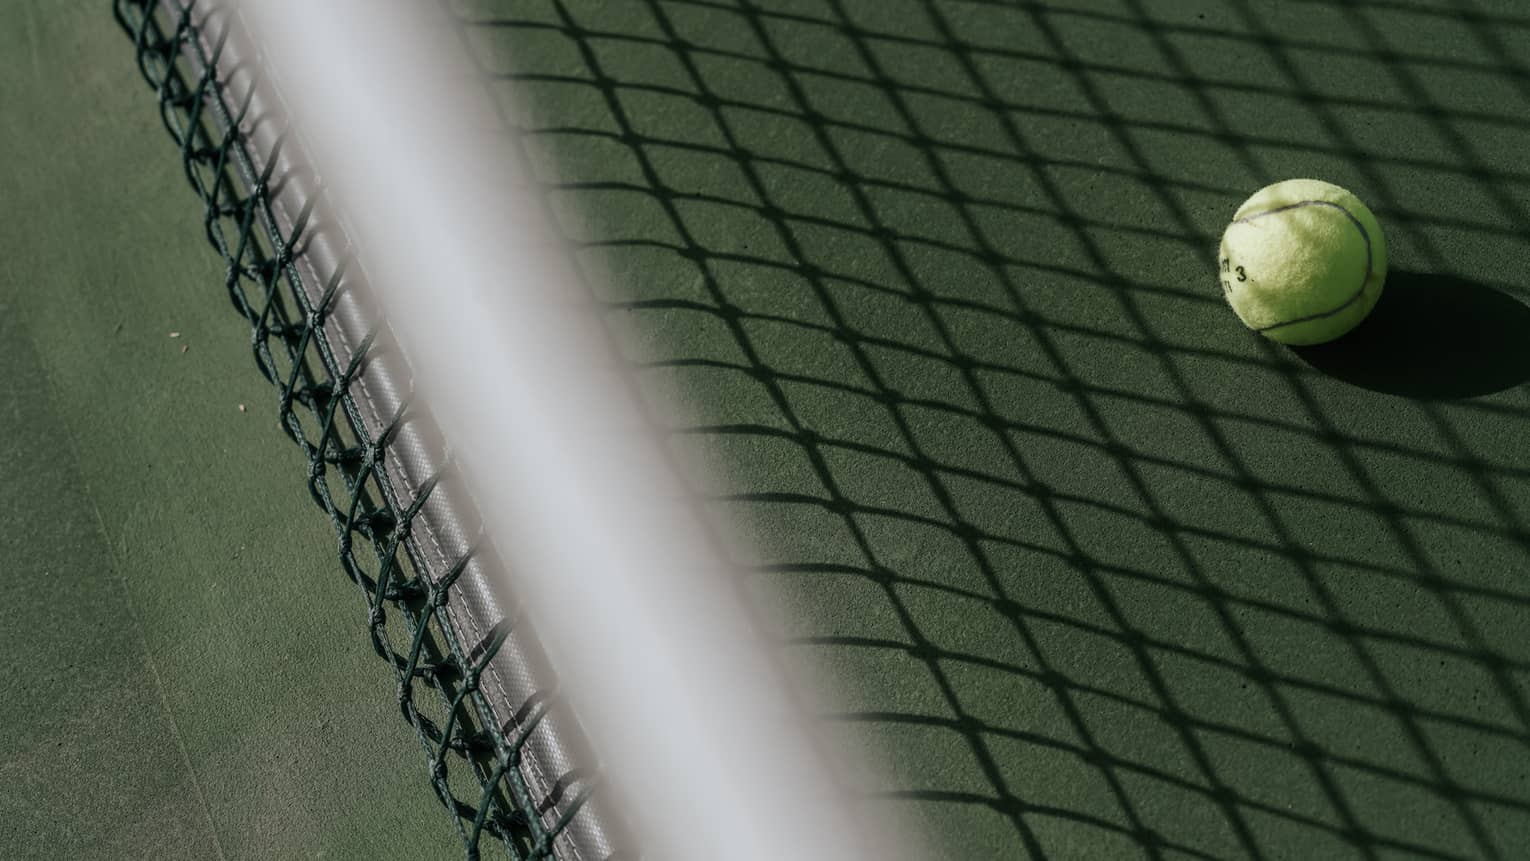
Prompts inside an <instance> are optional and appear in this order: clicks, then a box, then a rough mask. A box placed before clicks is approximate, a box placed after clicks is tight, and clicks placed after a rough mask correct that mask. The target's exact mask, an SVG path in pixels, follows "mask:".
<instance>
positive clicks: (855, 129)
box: [0, 0, 1530, 858]
mask: <svg viewBox="0 0 1530 861" xmlns="http://www.w3.org/2000/svg"><path fill="white" fill-rule="evenodd" d="M597 5H598V4H594V3H555V2H547V0H527V2H516V3H509V2H506V3H486V2H472V3H468V2H459V3H455V4H454V8H455V9H457V10H458V13H459V17H461V18H462V19H463V20H464V21H466V22H469V31H470V32H469V42H470V45H471V50H472V51H473V54H474V56H475V57H477V58H478V59H479V61H480V63H481V64H482V65H483V66H484V67H485V68H486V69H487V70H488V71H490V72H491V73H494V74H496V75H499V76H501V77H502V78H503V79H504V83H503V84H501V86H503V87H505V88H507V89H508V88H509V87H510V86H512V85H513V86H515V87H516V88H517V90H518V91H519V92H522V93H523V94H524V95H523V96H522V97H521V101H522V102H523V103H525V104H526V107H528V108H530V111H531V118H530V119H529V120H528V121H527V125H528V126H529V127H531V128H532V129H534V130H536V132H537V134H536V136H535V138H534V143H533V145H532V150H533V156H534V158H535V159H536V160H537V163H538V164H539V165H541V166H542V170H543V175H544V176H545V177H546V178H547V179H548V181H549V182H551V183H553V184H554V185H555V186H556V187H557V190H556V192H555V194H554V201H555V204H554V205H555V209H556V210H557V211H558V212H559V213H560V214H561V216H562V218H563V223H564V225H565V228H566V229H567V231H568V232H569V233H570V234H571V235H573V236H575V237H576V238H579V239H581V240H584V241H587V242H589V243H591V248H590V250H589V252H588V253H587V259H588V261H589V262H590V264H591V271H592V272H599V273H602V275H601V279H602V280H603V281H604V280H606V279H607V278H608V279H609V284H606V285H604V286H602V288H601V292H602V295H603V296H604V298H606V299H608V300H609V301H610V302H611V305H612V309H613V310H612V314H613V318H619V319H621V320H623V321H624V322H625V323H626V324H628V325H630V326H631V327H632V328H634V329H635V330H636V331H638V332H639V333H640V334H639V335H638V336H637V337H633V338H631V339H630V340H629V342H628V344H627V349H628V350H629V351H630V353H631V354H632V355H633V356H634V358H637V359H639V360H642V361H644V362H646V363H648V370H647V371H645V380H646V381H648V382H649V383H650V384H652V385H653V386H655V387H657V388H662V389H666V390H674V391H678V392H679V393H680V395H681V396H682V398H684V400H685V402H686V403H687V404H688V405H689V407H690V411H689V412H688V413H687V414H686V415H683V416H680V417H676V418H675V419H674V420H673V421H674V424H675V425H676V427H677V428H678V429H680V430H681V431H682V434H681V435H680V436H679V437H677V445H679V446H682V447H685V448H686V449H687V450H689V451H692V452H697V453H700V454H702V455H703V456H705V457H706V458H707V460H708V461H709V462H711V463H713V464H715V465H716V466H717V467H718V468H719V469H720V470H721V471H722V473H723V474H724V478H722V479H719V480H716V481H715V482H714V483H713V484H712V485H711V487H710V491H711V492H712V493H713V494H714V495H716V496H717V497H718V498H719V499H720V500H723V502H722V504H724V505H725V506H726V507H728V508H729V509H730V510H732V511H734V512H735V513H736V514H737V515H738V516H739V517H740V518H741V519H742V520H743V521H744V522H745V523H746V525H747V527H748V529H749V532H750V533H751V535H752V536H753V538H754V541H755V545H756V548H757V555H758V558H757V559H755V560H754V561H755V562H757V563H758V564H759V570H760V573H759V574H758V575H757V576H756V577H755V579H754V582H755V584H756V585H757V586H758V587H759V589H760V590H761V592H762V593H768V594H772V595H777V596H780V597H779V598H778V599H776V600H781V601H784V603H786V604H787V605H788V606H790V607H792V608H794V612H793V613H792V615H791V617H790V618H791V619H792V624H791V625H790V627H789V630H786V631H784V632H782V633H783V635H784V636H786V637H788V638H789V639H790V641H791V643H792V649H793V650H794V651H795V652H796V653H797V654H798V655H800V656H801V657H802V658H803V659H804V660H808V661H812V662H814V663H817V664H819V665H821V666H823V667H825V668H826V670H827V671H828V672H829V673H830V674H832V676H833V677H834V678H836V679H837V680H838V681H839V690H840V691H841V693H842V694H843V696H844V698H845V699H844V701H843V702H841V703H838V704H836V705H833V706H832V707H826V709H827V710H828V711H829V712H830V714H829V716H828V717H827V719H828V720H830V721H831V722H832V724H833V725H834V726H835V727H836V733H837V735H839V736H840V737H842V738H843V739H844V740H845V744H846V745H847V746H853V747H858V748H863V749H868V750H871V751H873V752H874V753H876V754H877V755H882V756H886V757H888V758H889V759H890V762H891V765H890V766H889V768H888V769H887V772H888V774H887V775H886V781H885V782H884V783H882V784H879V785H872V786H866V787H864V788H865V789H866V790H867V791H868V792H869V793H871V794H873V795H875V796H878V797H879V798H880V799H881V800H880V801H878V802H876V803H878V804H882V805H885V806H887V807H888V809H890V810H894V811H897V812H900V813H902V814H905V815H907V816H909V817H910V818H911V819H912V820H913V821H916V822H918V823H920V824H921V825H922V826H924V827H927V828H928V829H929V830H930V832H931V834H932V840H933V842H935V843H936V844H937V845H938V846H940V847H941V848H942V849H943V850H944V852H945V853H946V854H948V855H949V856H950V857H963V858H980V857H1021V856H1023V855H1025V854H1026V853H1027V851H1029V852H1030V853H1032V854H1049V855H1053V856H1056V857H1081V856H1088V857H1131V856H1134V855H1138V856H1144V857H1216V858H1222V857H1257V858H1285V857H1342V856H1344V855H1352V856H1355V857H1381V856H1388V857H1394V856H1395V857H1434V858H1466V857H1513V856H1515V855H1516V854H1517V853H1516V850H1517V849H1519V848H1522V847H1523V846H1525V845H1527V844H1530V646H1527V645H1526V643H1527V640H1526V639H1525V637H1524V636H1523V633H1522V632H1523V631H1524V630H1525V626H1526V621H1527V615H1530V582H1527V580H1526V576H1525V572H1526V571H1527V570H1530V529H1527V517H1530V467H1527V461H1526V455H1525V446H1524V440H1525V439H1526V432H1527V430H1530V414H1527V407H1530V403H1527V397H1526V395H1527V391H1526V389H1525V387H1524V386H1523V383H1524V381H1525V380H1526V379H1527V377H1530V358H1527V355H1526V352H1525V349H1526V348H1525V345H1526V344H1527V343H1530V338H1527V336H1530V314H1527V313H1526V311H1525V308H1524V305H1523V304H1521V303H1522V302H1524V301H1526V300H1530V281H1527V279H1526V276H1525V274H1524V273H1525V261H1526V259H1527V250H1530V248H1527V246H1530V240H1527V239H1526V238H1525V234H1524V229H1523V226H1524V225H1525V224H1527V223H1530V171H1527V170H1526V169H1525V168H1524V166H1523V160H1522V157H1523V153H1524V152H1526V151H1530V121H1527V120H1526V117H1530V13H1526V12H1524V11H1521V10H1520V7H1519V6H1518V5H1517V4H1514V3H1509V2H1498V3H1488V2H1468V0H1453V2H1452V0H1438V2H1423V0H1385V2H1382V0H1376V2H1355V3H1347V4H1338V3H1311V2H1307V3H1303V2H1284V3H1275V2H1262V0H1227V2H1210V0H1207V2H1196V0H1184V2H1181V0H1161V2H1148V0H1098V2H1062V0H1037V2H1018V3H998V2H961V3H958V2H950V3H930V2H918V0H915V2H902V3H887V2H880V3H870V2H865V3H861V2H835V0H802V2H772V3H762V4H751V3H742V2H739V3H735V2H728V0H717V2H706V0H674V2H641V0H632V2H622V3H614V4H607V5H605V6H604V7H603V9H602V11H600V12H599V13H597V12H596V11H595V7H596V6H597ZM34 15H35V18H34V19H28V18H22V19H21V23H20V24H19V25H14V26H13V24H14V22H8V23H7V26H6V27H3V28H0V104H4V105H6V117H5V122H4V124H3V127H0V156H3V158H4V162H5V165H6V169H5V170H3V171H0V200H4V201H6V203H7V206H8V208H9V212H8V214H7V215H6V217H5V218H3V219H0V249H4V251H3V254H4V255H5V256H4V259H3V260H0V316H3V322H0V335H3V336H4V346H3V347H0V356H3V362H4V367H5V368H6V369H8V370H10V369H21V371H20V372H19V373H16V372H12V373H10V374H8V375H7V377H8V378H7V379H5V380H4V382H3V384H0V423H3V427H4V429H5V431H6V436H5V439H4V442H3V443H0V470H3V471H0V476H3V480H4V481H5V487H6V488H7V489H9V488H11V487H12V486H18V485H19V486H22V487H24V488H27V490H26V491H25V492H24V493H23V494H19V495H18V494H7V495H6V496H5V497H4V498H3V501H0V516H3V517H4V521H3V526H4V529H3V537H0V541H3V542H4V543H5V557H4V559H5V571H6V574H7V576H8V581H7V582H9V583H11V584H12V586H11V588H12V589H13V590H14V592H13V595H12V600H11V601H10V602H8V604H7V606H6V609H5V610H4V611H3V612H4V613H5V614H6V616H5V625H4V626H3V628H0V637H4V638H5V639H4V648H5V650H6V653H7V654H10V655H24V656H27V657H28V660H25V661H23V662H22V663H24V664H26V665H27V671H26V672H24V673H18V672H16V671H14V670H12V671H10V672H8V673H7V674H6V675H4V676H3V677H0V684H3V685H4V686H5V687H4V690H5V692H6V694H7V696H5V697H4V698H3V699H4V702H3V704H0V709H5V710H6V711H5V718H4V720H3V721H0V776H4V777H5V778H6V783H7V785H8V786H24V787H26V788H27V791H26V792H25V793H21V792H13V791H10V790H7V791H6V792H4V793H0V805H3V807H0V812H3V814H4V815H0V843H3V844H5V845H11V844H12V843H14V844H15V845H19V846H22V847H23V848H25V849H27V852H23V853H21V854H22V855H23V857H24V856H25V855H26V854H29V853H30V854H36V852H35V851H34V849H33V847H38V846H42V845H57V844H59V843H60V842H62V843H64V844H66V845H70V846H79V847H83V848H84V849H85V850H88V851H86V852H85V853H84V854H90V852H91V851H93V852H94V853H95V854H100V855H106V854H117V853H118V852H126V853H128V854H134V853H139V854H143V853H149V852H160V851H161V850H163V853H164V854H166V855H174V854H176V853H179V854H181V855H183V856H186V857H206V856H207V855H208V854H209V853H208V847H209V846H210V845H211V844H212V843H213V841H214V840H216V841H217V844H218V846H219V847H220V848H221V851H222V853H223V854H225V855H227V856H229V857H244V856H265V855H291V854H304V853H316V852H318V851H321V850H328V851H329V852H330V854H331V856H335V857H338V856H344V855H349V854H355V853H361V852H364V851H367V850H369V849H376V848H378V847H386V848H387V850H388V851H389V852H390V853H391V852H394V851H397V852H399V853H402V854H411V855H414V854H419V855H429V854H431V852H432V851H441V852H444V851H447V850H449V849H451V847H452V844H451V843H450V837H449V834H448V829H449V826H448V825H447V822H446V820H445V818H444V814H442V813H441V812H440V811H438V810H434V809H432V807H433V805H434V802H433V801H432V800H431V798H430V796H429V792H428V789H427V787H426V786H425V783H424V780H423V778H422V777H421V775H420V771H419V762H418V755H417V754H416V752H415V749H414V748H413V746H412V742H411V739H410V737H409V735H408V733H407V730H406V728H405V725H404V724H403V723H402V721H400V720H399V719H398V718H397V716H396V715H395V714H391V713H390V712H391V705H390V703H389V699H388V697H389V690H388V682H387V679H386V675H385V671H384V670H382V668H380V667H376V666H373V665H372V663H371V661H372V659H371V658H370V655H369V654H368V653H364V650H365V648H366V646H365V643H364V641H363V639H362V637H361V634H360V631H361V627H360V626H361V620H360V619H359V618H353V615H354V614H353V612H352V608H353V607H354V603H353V600H352V599H353V596H352V595H351V594H350V593H349V591H348V590H349V586H348V585H347V584H346V583H345V582H344V581H343V580H341V579H340V578H339V575H338V573H337V572H335V571H334V569H333V565H332V563H331V561H330V559H331V555H332V548H331V546H330V544H331V539H330V538H329V536H328V535H327V534H326V532H325V526H324V524H323V522H322V521H321V520H319V519H317V518H316V516H315V515H314V513H313V511H312V510H311V509H310V508H309V507H308V503H307V501H306V499H304V498H303V490H302V487H301V476H300V475H298V474H296V473H293V472H290V471H288V470H285V469H283V466H290V465H291V459H292V457H293V456H294V455H293V453H292V452H291V451H289V450H288V449H287V448H286V447H285V446H286V444H285V443H284V441H283V440H281V438H280V434H279V432H278V431H277V430H276V429H275V428H274V427H273V426H272V424H271V421H270V417H269V412H270V411H269V408H267V410H266V411H265V412H263V411H262V409H261V404H260V403H259V401H258V400H256V399H258V398H260V397H262V396H265V394H266V393H265V389H263V385H264V384H263V383H261V381H260V380H259V379H258V377H256V376H255V375H254V373H253V370H252V369H251V366H250V362H249V359H248V355H247V349H246V347H245V346H244V345H243V343H242V342H240V341H239V332H240V329H239V325H238V322H237V320H236V319H234V318H233V316H232V314H231V312H230V311H229V310H228V309H227V308H226V307H225V305H224V302H225V300H224V298H223V296H222V295H221V293H220V292H219V279H220V276H219V273H218V272H217V271H216V269H215V268H214V266H213V263H212V260H211V259H210V257H209V255H208V254H207V253H206V252H205V251H204V248H203V245H202V244H201V242H202V240H201V237H200V235H199V232H198V231H199V222H198V213H196V212H195V211H193V210H191V209H189V208H187V207H186V204H187V203H188V202H189V199H188V197H187V195H186V193H185V191H184V187H183V183H182V180H181V178H180V177H179V176H178V175H176V173H175V171H176V170H177V169H178V164H179V163H178V161H177V160H176V157H175V154H174V153H173V152H171V151H169V149H168V147H167V145H166V144H165V143H164V139H163V135H162V132H161V130H160V129H159V128H158V126H157V124H156V123H157V120H156V118H155V117H154V116H153V114H152V102H151V101H150V100H149V99H147V98H146V97H145V96H144V94H143V93H142V92H141V87H140V86H139V85H138V84H137V82H136V81H134V80H130V76H131V70H130V69H129V63H130V59H129V49H128V46H127V45H126V44H124V43H123V42H122V40H121V37H120V36H119V35H118V34H117V32H116V31H115V30H114V29H113V25H112V24H111V22H110V20H109V16H108V15H106V14H105V13H104V11H102V10H94V9H92V10H88V11H87V10H82V11H78V12H61V11H49V12H47V13H34ZM1302 175H1313V176H1319V177H1322V178H1325V179H1328V180H1330V181H1333V182H1337V183H1340V184H1342V185H1344V186H1346V187H1348V188H1351V189H1352V190H1354V191H1355V192H1356V193H1357V194H1358V195H1360V196H1361V198H1362V199H1364V200H1365V201H1366V202H1367V203H1368V204H1370V206H1371V207H1372V209H1373V210H1375V212H1376V214H1377V216H1378V218H1379V219H1380V220H1381V222H1382V223H1383V225H1384V226H1385V227H1386V229H1387V231H1388V240H1389V247H1390V250H1391V253H1392V258H1393V269H1394V276H1393V278H1392V280H1391V282H1390V284H1389V288H1388V289H1389V291H1390V292H1389V294H1388V295H1387V296H1386V297H1384V298H1383V301H1382V304H1381V305H1380V306H1379V307H1378V309H1377V311H1376V315H1375V318H1374V319H1373V320H1372V321H1371V323H1368V324H1366V326H1365V327H1363V328H1362V329H1361V330H1360V331H1359V332H1357V333H1356V335H1355V336H1354V337H1353V338H1352V339H1347V340H1346V341H1345V342H1341V343H1340V344H1337V345H1334V346H1333V347H1329V348H1324V349H1320V350H1307V351H1303V352H1299V353H1298V352H1292V351H1288V350H1285V349H1283V348H1277V347H1275V346H1273V345H1270V344H1268V343H1265V342H1263V341H1261V340H1259V339H1258V338H1257V337H1255V336H1252V335H1250V334H1249V333H1247V332H1246V331H1245V330H1243V329H1242V327H1241V326H1239V325H1238V323H1237V321H1236V320H1235V319H1234V318H1233V316H1232V315H1231V313H1230V312H1229V311H1228V310H1227V309H1226V308H1225V307H1224V306H1223V305H1222V304H1221V300H1220V297H1219V295H1218V288H1217V285H1216V280H1215V278H1214V273H1213V270H1212V261H1211V257H1212V253H1213V252H1212V249H1214V247H1215V244H1216V238H1217V236H1218V235H1219V234H1220V232H1221V228H1222V226H1223V223H1224V222H1225V220H1226V219H1227V218H1228V217H1229V216H1230V214H1231V212H1232V211H1233V209H1234V208H1235V207H1236V206H1237V204H1238V203H1239V202H1240V201H1241V200H1242V199H1243V198H1244V197H1246V196H1247V194H1248V193H1249V192H1250V191H1252V190H1253V189H1255V188H1258V187H1259V186H1262V185H1264V184H1266V183H1267V182H1270V181H1273V180H1275V179H1280V178H1284V177H1288V176H1302ZM17 213H25V216H24V217H23V216H18V215H17ZM172 330H174V331H181V332H182V333H183V334H182V337H181V338H180V339H169V338H168V337H167V333H168V332H169V331H172ZM1426 333H1427V336H1426ZM182 345H186V346H189V348H190V351H189V352H188V353H185V354H182V353H180V352H179V351H180V347H181V346H182ZM245 398H249V399H251V400H250V406H251V411H250V412H248V413H240V412H239V411H238V410H237V404H238V403H239V402H240V401H241V400H242V399H245ZM16 476H23V478H21V479H19V480H18V479H16V478H15V477H16ZM271 547H277V548H279V549H280V554H281V555H280V556H278V557H273V556H271V555H270V552H269V548H271ZM254 548H261V551H260V552H259V553H255V552H253V549H254ZM18 562H19V563H20V564H19V565H18V564H16V563H18ZM13 571H17V572H20V574H19V576H18V575H15V574H12V573H11V572H13ZM66 598H67V599H68V601H67V603H65V599H66ZM16 694H19V695H16ZM98 751H99V752H98ZM112 757H121V758H122V759H121V760H120V765H117V764H115V763H116V760H114V759H112ZM108 766H110V767H108ZM71 812H72V815H67V814H69V813H71ZM134 841H137V842H134ZM438 846H439V847H441V849H440V850H434V849H433V848H432V847H438ZM406 849H407V851H405V850H406Z"/></svg>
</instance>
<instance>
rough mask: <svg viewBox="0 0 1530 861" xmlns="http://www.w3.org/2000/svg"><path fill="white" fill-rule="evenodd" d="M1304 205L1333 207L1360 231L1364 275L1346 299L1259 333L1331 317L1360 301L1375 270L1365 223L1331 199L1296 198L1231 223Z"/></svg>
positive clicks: (1264, 328) (1245, 221)
mask: <svg viewBox="0 0 1530 861" xmlns="http://www.w3.org/2000/svg"><path fill="white" fill-rule="evenodd" d="M1306 206H1329V207H1333V208H1334V209H1337V210H1338V211H1340V212H1342V213H1344V217H1345V218H1347V219H1349V223H1350V224H1353V225H1354V226H1355V229H1356V230H1358V231H1360V239H1361V240H1362V241H1363V242H1365V277H1363V278H1362V279H1361V280H1360V289H1358V290H1356V291H1355V292H1354V295H1352V296H1350V297H1349V298H1348V299H1345V300H1344V301H1343V302H1341V303H1340V304H1339V305H1338V306H1337V307H1335V308H1330V309H1329V310H1327V311H1320V312H1318V313H1316V314H1308V315H1307V316H1305V317H1297V318H1296V319H1294V320H1282V321H1281V322H1279V323H1271V324H1270V325H1268V326H1261V327H1260V328H1258V329H1255V330H1254V331H1256V332H1258V333H1260V334H1264V333H1265V332H1272V331H1274V330H1276V329H1280V328H1284V327H1286V326H1296V325H1299V324H1301V323H1311V322H1313V321H1314V320H1324V319H1327V318H1329V317H1332V316H1334V315H1335V314H1338V313H1340V312H1342V311H1343V310H1344V309H1345V308H1348V307H1349V306H1351V305H1353V304H1355V303H1356V302H1358V301H1360V298H1361V297H1363V296H1364V295H1365V288H1366V286H1367V285H1369V284H1370V283H1371V276H1372V275H1373V274H1374V270H1375V256H1374V252H1373V251H1372V248H1371V233H1370V231H1369V230H1366V229H1365V224H1364V223H1363V222H1361V221H1360V219H1359V218H1356V217H1355V214H1354V213H1353V212H1350V211H1349V210H1348V209H1345V208H1344V207H1342V206H1340V205H1339V204H1337V203H1335V202H1333V201H1331V200H1298V201H1297V202H1295V203H1287V204H1285V205H1283V206H1277V207H1275V208H1274V209H1266V210H1263V211H1261V212H1256V213H1254V214H1253V215H1245V216H1242V217H1239V218H1234V219H1233V221H1232V223H1233V224H1248V223H1250V222H1252V221H1254V220H1255V219H1259V218H1264V217H1265V216H1267V215H1278V214H1280V213H1282V212H1290V211H1291V210H1293V209H1301V208H1302V207H1306Z"/></svg>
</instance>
